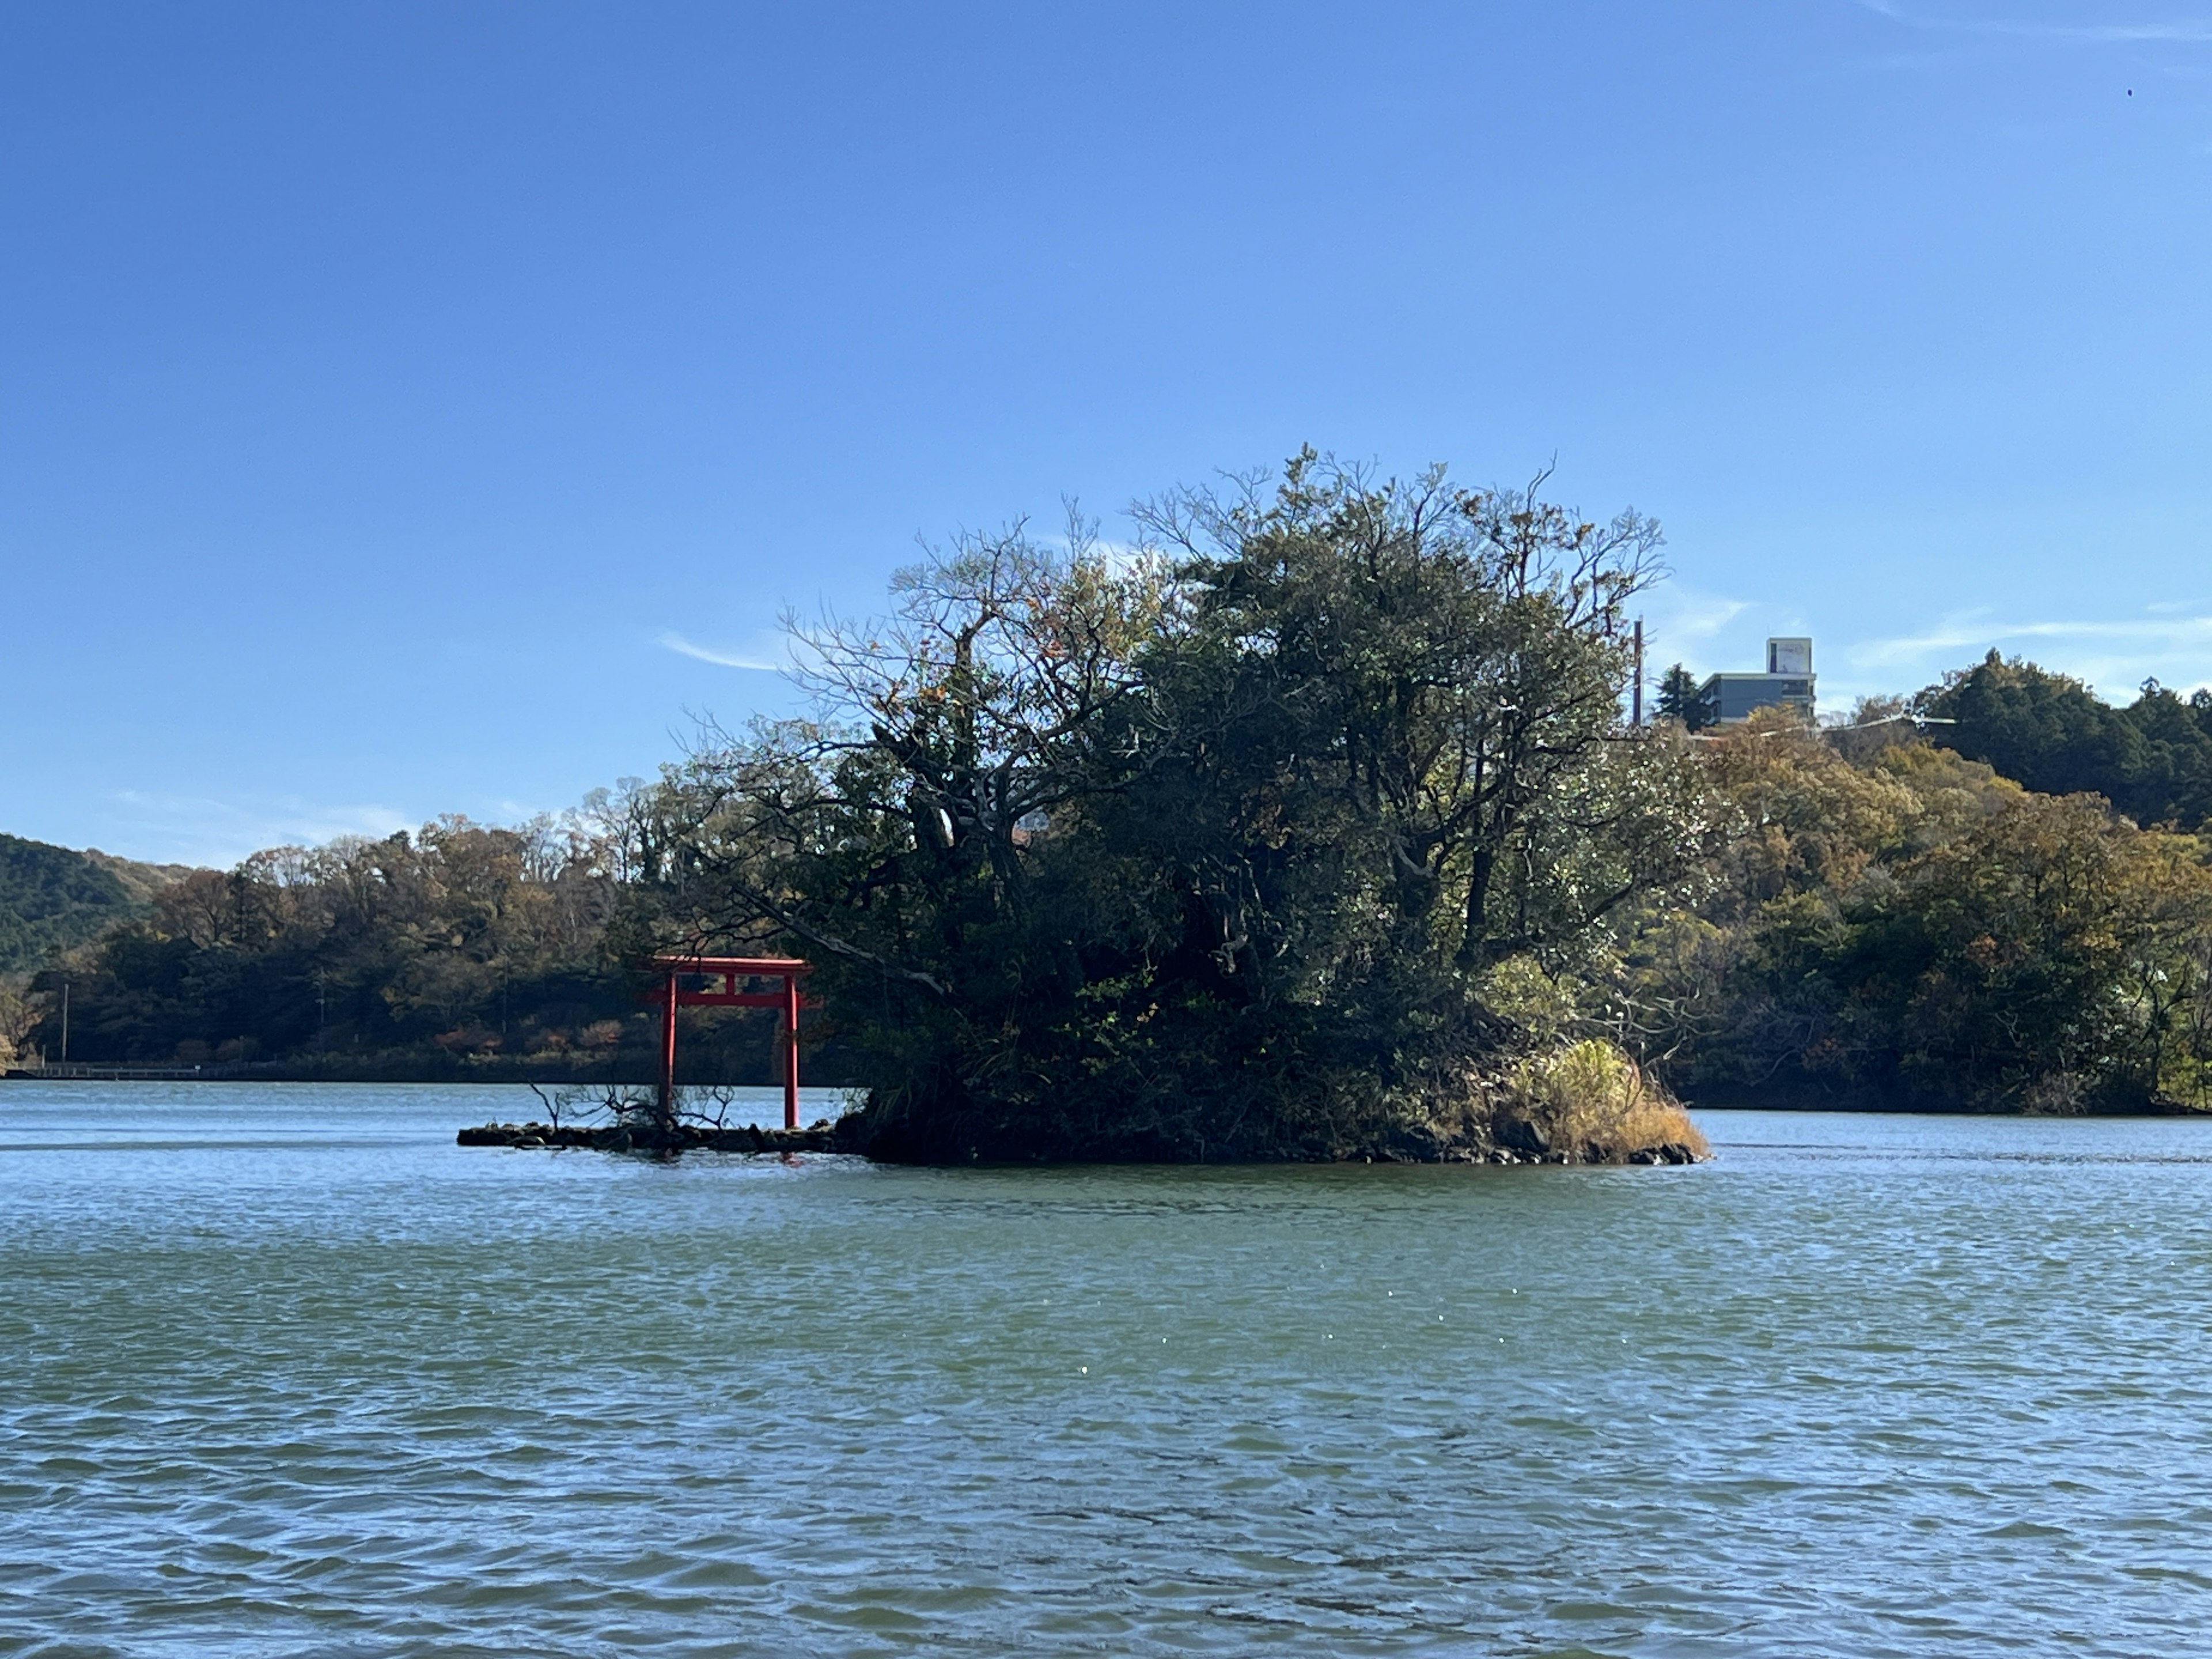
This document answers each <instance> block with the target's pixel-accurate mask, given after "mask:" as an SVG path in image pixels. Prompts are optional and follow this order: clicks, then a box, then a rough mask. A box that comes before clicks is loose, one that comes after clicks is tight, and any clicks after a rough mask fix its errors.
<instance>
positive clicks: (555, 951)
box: [26, 792, 772, 1081]
mask: <svg viewBox="0 0 2212 1659" xmlns="http://www.w3.org/2000/svg"><path fill="white" fill-rule="evenodd" d="M629 806H630V803H629V801H628V799H626V798H621V797H611V796H609V795H607V794H606V793H605V792H600V793H599V794H598V795H597V796H595V798H594V800H593V802H592V804H591V805H589V806H587V808H586V810H585V811H580V812H576V813H571V814H568V815H567V816H565V817H562V818H561V819H559V820H556V819H553V818H550V817H544V818H540V819H538V820H537V821H536V822H534V823H528V824H525V825H522V826H520V827H519V828H514V829H499V828H487V827H484V826H482V825H478V824H474V823H470V822H469V821H468V820H467V819H465V818H460V817H446V818H441V819H439V820H436V821H435V822H433V823H428V824H425V825H424V826H423V827H422V829H421V830H420V831H419V832H417V833H415V834H409V833H406V832H402V833H400V834H398V835H394V836H388V837H386V838H385V839H383V840H379V841H370V840H365V839H359V838H350V839H345V840H341V841H338V842H332V843H331V844H330V845H328V846H325V847H320V848H299V847H287V848H273V849H271V850H270V851H267V852H264V853H258V854H255V855H254V856H253V857H252V858H250V859H248V860H246V861H245V862H244V863H243V864H241V865H240V866H238V867H237V868H236V869H234V870H229V871H216V870H195V871H192V872H189V873H188V874H186V875H185V877H184V878H182V879H179V880H177V881H175V882H173V883H172V884H169V885H167V886H166V887H164V888H163V889H161V890H160V891H159V892H158V893H156V894H155V896H154V897H153V899H152V901H151V902H150V903H149V905H148V906H146V907H145V908H144V910H143V914H135V913H134V914H128V915H123V916H122V917H121V918H120V919H118V920H114V921H112V923H111V925H110V926H109V927H108V930H107V931H106V933H104V934H102V935H101V936H100V938H99V939H96V940H94V942H92V943H89V944H87V945H82V946H80V947H78V948H77V949H76V950H74V951H67V952H64V953H63V954H62V955H60V956H59V957H56V958H54V959H52V960H51V961H50V962H49V963H48V965H47V967H46V970H45V971H44V972H43V973H41V974H40V975H39V976H38V977H37V978H36V979H35V980H34V981H33V1000H34V1001H35V1002H36V1003H37V1004H38V1005H39V1006H40V1012H41V1014H42V1018H40V1019H38V1020H37V1022H36V1023H35V1024H33V1025H32V1026H31V1027H30V1029H29V1030H27V1033H26V1040H27V1042H28V1043H29V1044H31V1045H33V1046H35V1047H37V1048H40V1049H41V1050H43V1051H44V1052H46V1053H47V1054H55V1053H58V1045H59V1041H60V1026H59V1009H58V997H57V995H56V991H57V989H58V985H59V982H60V981H62V980H63V979H64V978H67V979H68V980H69V981H70V1009H71V1013H70V1058H71V1059H73V1060H86V1061H110V1062H114V1063H118V1064H141V1065H168V1064H178V1063H183V1064H205V1063H209V1062H214V1063H216V1064H223V1063H235V1062H243V1061H272V1060H281V1061H286V1062H289V1064H290V1066H291V1068H292V1069H293V1070H295V1071H299V1072H303V1073H308V1074H314V1073H326V1074H330V1075H355V1076H362V1075H368V1076H393V1077H425V1078H428V1077H438V1076H454V1075H461V1074H464V1073H472V1074H477V1075H484V1074H492V1075H498V1074H510V1073H511V1074H516V1075H544V1076H558V1077H586V1078H589V1077H596V1076H611V1075H614V1074H617V1073H636V1074H639V1075H646V1074H649V1073H650V1071H651V1069H652V1061H651V1059H650V1054H651V1053H652V1045H653V1040H654V1039H653V1029H652V1024H651V1021H650V1020H649V1018H647V1014H646V1013H645V1012H644V1010H643V1008H642V1006H641V1004H640V1003H639V1001H638V999H637V995H636V992H637V990H638V988H639V987H638V985H637V983H636V982H635V981H634V980H633V979H632V977H631V975H629V973H628V972H627V971H626V969H625V965H624V963H625V957H624V955H623V950H622V948H621V946H620V945H618V944H617V942H616V940H615V939H614V938H612V937H611V931H610V924H611V922H612V921H614V919H615V917H616V914H617V905H618V899H619V896H620V894H621V892H622V890H623V887H624V884H626V883H633V882H635V880H636V879H637V878H639V877H640V876H641V875H644V874H646V873H647V872H646V871H645V870H643V869H642V868H641V867H640V866H639V865H638V862H637V860H639V858H640V857H641V855H643V856H649V855H647V854H641V849H640V848H638V847H637V846H636V845H635V842H634V841H633V840H632V839H631V838H630V837H629V834H628V829H629V823H630V818H629ZM756 1028H758V1029H756ZM768 1043H769V1035H768V1032H767V1030H766V1024H765V1022H764V1020H763V1018H761V1017H758V1016H750V1015H748V1014H744V1013H737V1012H716V1013H710V1014H705V1015H702V1016H699V1017H698V1018H697V1021H696V1034H695V1036H694V1037H693V1039H692V1040H690V1041H689V1042H687V1044H686V1050H685V1052H686V1056H687V1060H690V1061H691V1062H694V1063H695V1064H696V1066H699V1067H702V1068H705V1070H706V1071H707V1072H708V1073H719V1074H725V1075H727V1076H730V1077H732V1078H735V1079H740V1080H743V1079H749V1078H751V1077H753V1076H756V1075H757V1077H758V1079H760V1080H762V1081H766V1080H767V1079H769V1076H770V1075H771V1074H772V1066H771V1059H772V1056H771V1054H770V1053H769V1047H768ZM756 1051H757V1052H756Z"/></svg>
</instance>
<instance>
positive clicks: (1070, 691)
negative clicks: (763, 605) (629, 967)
mask: <svg viewBox="0 0 2212 1659" xmlns="http://www.w3.org/2000/svg"><path fill="white" fill-rule="evenodd" d="M1139 522H1140V524H1141V525H1142V526H1143V527H1144V529H1145V531H1146V545H1145V546H1144V548H1143V549H1142V550H1140V551H1139V553H1138V554H1137V555H1136V556H1134V557H1131V558H1115V557H1109V556H1108V554H1107V552H1106V551H1105V550H1103V549H1101V548H1099V547H1098V546H1097V544H1095V543H1094V542H1092V541H1091V539H1090V538H1089V536H1088V534H1087V532H1085V530H1084V529H1083V527H1082V526H1076V527H1075V529H1074V531H1073V534H1072V535H1071V537H1070V538H1068V550H1066V551H1060V550H1054V549H1051V548H1048V547H1046V546H1044V545H1042V544H1039V543H1038V542H1036V541H1035V540H1033V539H1031V538H1030V537H1029V536H1028V535H1027V534H1026V533H1025V532H1024V531H1023V530H1022V529H1020V528H1019V527H1016V528H1015V529H1014V530H1012V531H1011V532H1007V533H1006V534H1004V535H1001V536H996V537H978V538H970V539H968V540H965V541H963V542H962V543H960V544H957V545H956V546H955V547H953V548H952V549H951V550H948V551H946V552H945V553H944V554H942V555H939V556H934V557H933V558H932V559H930V560H929V561H928V562H926V563H924V564H923V565H921V566H919V567H917V568H915V569H914V570H911V571H908V572H907V573H905V574H903V575H902V577H901V578H900V579H899V581H898V583H897V585H896V589H895V597H896V611H895V613H894V615H893V616H892V617H890V618H889V619H887V620H886V621H884V622H883V623H877V624H870V625H866V626H860V625H849V624H844V623H835V622H833V623H829V624H827V625H825V626H823V627H822V628H820V629H815V630H812V631H811V633H810V634H808V635H806V636H805V640H804V641H803V650H802V654H803V655H805V657H806V658H807V659H809V660H811V662H812V663H813V665H814V666H813V668H812V669H811V679H812V682H813V684H814V688H815V690H816V691H817V714H816V716H815V717H814V718H813V719H811V720H804V721H793V722H787V723H784V724H780V725H770V726H761V727H758V728H757V729H755V730H754V731H752V732H750V733H748V734H745V735H744V736H743V737H742V738H730V737H727V736H721V737H718V738H716V739H715V740H714V741H713V742H711V743H709V744H707V745H706V746H704V747H702V749H701V750H700V751H699V752H698V753H696V754H695V755H694V756H692V757H690V760H689V762H688V763H686V764H684V766H682V767H681V768H678V769H675V770H673V771H672V772H671V775H669V777H668V779H667V780H666V782H665V787H664V788H663V789H662V791H661V792H660V793H659V795H658V797H657V798H656V801H655V807H656V810H657V811H659V814H660V815H661V817H662V818H663V821H664V822H665V825H666V828H665V831H664V832H663V833H662V835H661V836H660V839H661V840H662V841H663V842H665V844H666V845H668V846H669V847H671V848H675V849H679V850H678V852H677V853H676V854H673V858H674V862H673V863H672V864H671V867H670V869H669V871H668V872H667V881H666V885H665V895H664V896H665V910H664V911H663V912H662V913H661V915H660V916H659V918H658V921H657V924H656V925H657V927H658V929H659V936H660V937H661V938H663V939H671V938H672V939H681V940H684V941H685V942H689V943H695V944H698V945H712V946H714V947H715V948H718V949H720V948H733V947H739V946H746V947H761V946H770V945H784V946H787V947H790V948H796V949H801V950H804V951H806V952H807V953H808V954H809V955H811V956H812V957H815V959H816V960H817V962H818V963H821V964H822V971H821V974H820V975H819V981H818V983H819V986H820V988H821V989H822V990H823V991H824V992H825V993H826V994H827V997H828V1000H829V1006H830V1008H831V1010H832V1013H833V1017H834V1018H835V1020H836V1024H837V1025H838V1027H839V1028H840V1030H842V1032H843V1033H844V1034H845V1035H846V1036H847V1037H848V1039H849V1040H850V1041H852V1042H854V1043H856V1044H857V1045H859V1047H860V1049H861V1050H862V1052H863V1053H864V1054H866V1056H867V1057H868V1058H867V1061H866V1070H867V1072H868V1074H869V1075H870V1076H871V1077H872V1078H875V1079H879V1080H880V1081H879V1083H878V1087H877V1088H876V1089H875V1091H873V1093H872V1097H871V1100H870V1104H869V1107H868V1109H867V1112H866V1116H865V1118H864V1120H863V1121H862V1124H861V1126H860V1133H861V1134H862V1135H863V1136H864V1138H865V1139H866V1142H867V1144H868V1145H869V1146H870V1147H871V1149H872V1150H874V1151H876V1152H879V1153H883V1154H886V1155H892V1156H904V1157H916V1158H946V1157H959V1156H965V1155H969V1154H971V1153H974V1154H981V1155H988V1156H1040V1157H1070V1156H1074V1157H1080V1156H1115V1157H1130V1156H1138V1157H1145V1156H1152V1157H1163V1158H1164V1157H1176V1158H1183V1157H1204V1158H1212V1157H1249V1156H1281V1155H1290V1156H1344V1155H1346V1154H1356V1153H1358V1152H1361V1151H1363V1150H1368V1151H1380V1152H1393V1151H1395V1152H1425V1153H1428V1154H1431V1155H1433V1154H1435V1153H1437V1152H1440V1151H1443V1150H1444V1149H1447V1148H1449V1147H1450V1146H1455V1145H1466V1144H1471V1143H1473V1142H1475V1141H1479V1140H1480V1137H1481V1135H1482V1134H1483V1133H1484V1132H1485V1121H1486V1120H1485V1117H1484V1114H1485V1112H1486V1098H1487V1097H1486V1094H1485V1092H1484V1087H1483V1082H1482V1079H1483V1075H1484V1068H1485V1066H1486V1065H1489V1064H1491V1063H1492V1061H1494V1060H1495V1059H1496V1057H1497V1056H1498V1054H1500V1053H1501V1052H1502V1051H1504V1050H1507V1049H1510V1048H1513V1046H1514V1045H1515V1044H1516V1042H1517V1041H1518V1036H1517V1034H1516V1032H1515V1030H1513V1029H1511V1028H1510V1026H1509V1025H1508V1024H1506V1023H1505V1022H1504V1021H1502V1020H1501V1019H1500V1018H1498V1017H1497V1016H1496V1015H1495V1014H1494V1013H1493V1012H1491V1011H1490V1010H1488V1009H1486V1006H1484V1002H1483V999H1482V995H1481V988H1480V987H1481V986H1482V984H1483V982H1484V981H1485V976H1486V975H1487V974H1488V973H1489V972H1490V970H1492V969H1494V968H1495V967H1496V966H1497V965H1498V963H1501V962H1504V961H1506V960H1509V959H1514V958H1528V959H1531V960H1535V961H1540V962H1542V963H1546V964H1553V965H1558V964H1565V963H1571V962H1573V961H1574V960H1576V959H1577V957H1579V955H1580V954H1581V953H1583V952H1584V951H1587V950H1589V948H1590V947H1591V945H1592V943H1593V941H1595V940H1597V939H1601V938H1602V937H1603V936H1604V935H1605V933H1606V932H1607V929H1608V928H1609V927H1611V926H1612V925H1613V922H1614V921H1615V920H1616V919H1617V918H1618V916H1619V915H1620V914H1621V913H1622V911H1623V909H1624V908H1625V907H1626V906H1628V905H1629V904H1631V903H1632V902H1633V901H1634V900H1636V899H1637V898H1638V896H1642V895H1644V894H1646V893H1648V892H1650V891H1651V890H1654V889H1656V888H1660V887H1664V886H1667V885H1668V884H1680V883H1683V882H1685V881H1686V880H1687V879H1688V878H1689V877H1690V875H1691V872H1692V868H1693V866H1694V865H1695V863H1696V860H1697V859H1698V857H1699V853H1700V851H1701V849H1702V840H1701V837H1702V835H1703V833H1704V820H1703V818H1702V817H1701V816H1700V813H1699V805H1698V802H1697V800H1696V798H1695V794H1694V791H1693V790H1692V789H1688V788H1686V787H1685V786H1686V784H1688V783H1690V782H1691V781H1692V774H1691V773H1690V772H1689V771H1688V770H1687V769H1685V768H1683V767H1681V766H1680V765H1679V764H1677V763H1676V757H1675V755H1674V751H1673V750H1672V748H1671V747H1670V745H1669V744H1668V741H1667V740H1664V739H1661V738H1654V737H1651V736H1650V735H1644V736H1638V735H1636V734H1633V733H1631V732H1627V731H1626V729H1625V728H1624V726H1623V723H1622V720H1621V718H1620V694H1621V690H1622V687H1623V685H1624V684H1625V680H1626V674H1627V673H1628V671H1629V668H1630V664H1629V657H1628V645H1627V640H1626V629H1625V626H1624V609H1623V607H1624V605H1626V601H1627V600H1628V599H1630V598H1631V597H1632V595H1634V594H1635V593H1636V592H1638V591H1639V590H1640V589H1641V588H1642V587H1644V586H1645V585H1646V584H1647V583H1648V582H1649V581H1650V580H1651V579H1652V578H1653V576H1654V574H1656V565H1655V554H1656V548H1657V545H1658V539H1659V538H1658V533H1657V531H1656V526H1652V525H1651V524H1650V523H1649V522H1648V521H1647V520H1643V519H1641V518H1639V517H1638V516H1636V515H1634V514H1632V513H1631V514H1624V515H1622V516H1620V518H1617V519H1615V520H1613V521H1611V522H1610V523H1607V524H1599V523H1595V522H1591V521H1587V520H1583V519H1581V518H1580V517H1579V516H1578V515H1576V514H1574V513H1569V512H1566V511H1565V510H1563V509H1561V508H1559V507H1554V506H1552V505H1549V504H1547V503H1545V502H1543V501H1541V500H1539V499H1537V498H1536V497H1535V495H1534V492H1533V490H1532V491H1526V492H1522V491H1471V492H1470V491H1462V490H1458V489H1453V488H1451V487H1450V486H1449V484H1448V483H1446V481H1445V479H1444V477H1443V474H1442V472H1441V471H1434V472H1431V473H1428V474H1425V475H1424V476H1422V477H1419V478H1417V479H1415V480H1413V481H1412V482H1410V483H1398V482H1377V481H1375V480H1372V479H1370V478H1369V477H1366V476H1364V474H1361V473H1359V472H1358V471H1353V470H1350V469H1346V468H1342V467H1339V466H1336V465H1333V464H1331V463H1328V462H1326V461H1323V460H1322V459H1319V458H1317V457H1316V456H1314V455H1312V454H1311V453H1307V454H1305V455H1303V456H1301V457H1299V458H1297V459H1295V460H1294V461H1293V462H1291V465H1289V466H1288V467H1287V468H1286V469H1285V471H1284V472H1283V473H1282V474H1281V475H1280V476H1279V477H1274V478H1272V479H1259V478H1255V479H1252V480H1249V481H1247V482H1245V483H1242V484H1240V485H1239V486H1237V487H1235V488H1232V489H1228V490H1222V491H1182V492H1178V493H1176V494H1174V495H1170V496H1167V497H1164V498H1163V499H1161V500H1159V501H1155V502H1152V503H1151V504H1149V505H1147V506H1146V507H1143V508H1141V509H1140V510H1139Z"/></svg>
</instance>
